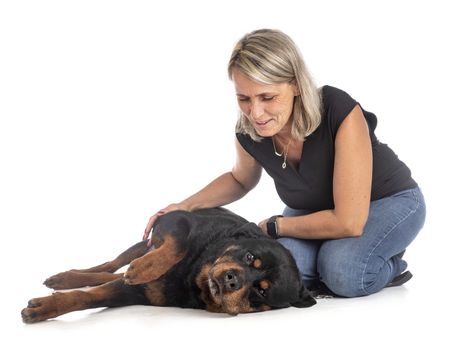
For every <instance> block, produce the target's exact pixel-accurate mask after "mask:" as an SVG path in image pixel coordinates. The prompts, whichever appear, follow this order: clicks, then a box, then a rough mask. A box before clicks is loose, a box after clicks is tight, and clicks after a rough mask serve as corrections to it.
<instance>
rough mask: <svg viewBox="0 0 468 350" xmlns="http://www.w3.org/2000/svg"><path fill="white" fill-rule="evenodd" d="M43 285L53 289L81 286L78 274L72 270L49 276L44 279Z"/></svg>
mask: <svg viewBox="0 0 468 350" xmlns="http://www.w3.org/2000/svg"><path fill="white" fill-rule="evenodd" d="M44 285H45V286H46V287H48V288H52V289H55V290H60V289H72V288H79V287H83V283H82V281H81V279H80V274H79V273H78V272H76V271H74V270H70V271H65V272H60V273H58V274H56V275H53V276H50V277H49V278H47V279H46V280H45V281H44Z"/></svg>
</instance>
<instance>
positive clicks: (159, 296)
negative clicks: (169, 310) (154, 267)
mask: <svg viewBox="0 0 468 350" xmlns="http://www.w3.org/2000/svg"><path fill="white" fill-rule="evenodd" d="M145 296H146V297H147V298H148V300H149V302H150V303H151V305H156V306H164V305H166V298H165V297H164V283H163V282H161V281H153V282H150V283H148V284H147V285H146V288H145Z"/></svg>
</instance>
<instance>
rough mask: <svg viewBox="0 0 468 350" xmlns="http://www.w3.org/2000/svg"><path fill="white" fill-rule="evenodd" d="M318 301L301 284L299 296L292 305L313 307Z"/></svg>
mask: <svg viewBox="0 0 468 350" xmlns="http://www.w3.org/2000/svg"><path fill="white" fill-rule="evenodd" d="M316 303H317V301H315V299H314V297H313V296H312V294H311V293H310V292H309V291H308V290H307V288H305V287H304V286H301V290H300V291H299V298H298V299H297V300H296V301H294V302H292V303H291V305H292V306H294V307H311V306H313V305H315V304H316Z"/></svg>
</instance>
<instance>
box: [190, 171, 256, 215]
mask: <svg viewBox="0 0 468 350" xmlns="http://www.w3.org/2000/svg"><path fill="white" fill-rule="evenodd" d="M248 192H249V190H248V189H246V188H245V187H244V186H243V185H242V184H241V183H239V182H238V181H237V180H236V179H235V178H234V176H233V175H232V172H227V173H225V174H223V175H221V176H220V177H218V178H217V179H215V180H214V181H212V182H211V183H210V184H208V185H207V186H206V187H205V188H203V189H202V190H201V191H199V192H197V193H195V194H194V195H192V196H190V197H189V198H187V199H185V200H184V201H182V204H184V206H185V207H187V208H188V210H194V209H201V208H214V207H219V206H223V205H226V204H229V203H232V202H235V201H236V200H238V199H240V198H242V197H244V196H245V195H246V194H247V193H248Z"/></svg>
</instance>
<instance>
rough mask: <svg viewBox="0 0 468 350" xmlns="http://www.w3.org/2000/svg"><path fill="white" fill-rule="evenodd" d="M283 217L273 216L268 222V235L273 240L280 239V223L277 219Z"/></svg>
mask: <svg viewBox="0 0 468 350" xmlns="http://www.w3.org/2000/svg"><path fill="white" fill-rule="evenodd" d="M282 217H283V215H273V216H272V217H271V218H269V219H268V221H267V224H266V225H267V233H268V235H269V236H270V237H271V238H274V239H276V238H278V237H279V235H278V234H279V230H278V223H277V222H276V219H278V218H282Z"/></svg>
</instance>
